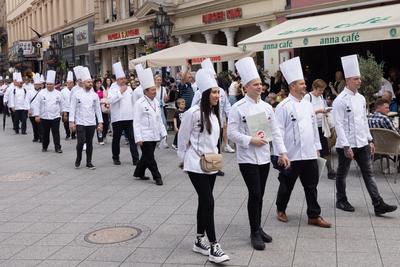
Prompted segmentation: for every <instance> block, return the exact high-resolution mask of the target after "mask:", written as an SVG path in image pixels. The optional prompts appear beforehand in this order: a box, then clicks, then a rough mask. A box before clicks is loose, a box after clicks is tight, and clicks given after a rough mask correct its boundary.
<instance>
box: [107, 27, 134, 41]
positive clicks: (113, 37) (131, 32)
mask: <svg viewBox="0 0 400 267" xmlns="http://www.w3.org/2000/svg"><path fill="white" fill-rule="evenodd" d="M138 35H139V29H137V28H135V29H131V30H127V31H122V32H114V33H110V34H109V35H108V36H107V37H108V41H112V40H118V39H125V38H129V37H135V36H138Z"/></svg>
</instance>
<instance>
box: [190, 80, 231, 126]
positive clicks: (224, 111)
mask: <svg viewBox="0 0 400 267" xmlns="http://www.w3.org/2000/svg"><path fill="white" fill-rule="evenodd" d="M201 95H202V93H201V91H200V90H197V91H196V93H195V94H194V96H193V99H192V107H193V106H195V105H198V104H200V100H201ZM230 111H231V103H230V102H229V99H228V97H227V96H226V93H225V90H224V89H222V88H219V119H220V121H221V122H223V123H225V118H227V117H228V116H229V112H230Z"/></svg>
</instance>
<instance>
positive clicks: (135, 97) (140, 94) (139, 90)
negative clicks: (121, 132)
mask: <svg viewBox="0 0 400 267" xmlns="http://www.w3.org/2000/svg"><path fill="white" fill-rule="evenodd" d="M143 96H144V93H143V88H142V87H141V86H138V87H136V88H135V90H133V95H132V97H133V107H135V103H136V101H138V100H139V98H141V97H143Z"/></svg>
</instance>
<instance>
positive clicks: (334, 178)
mask: <svg viewBox="0 0 400 267" xmlns="http://www.w3.org/2000/svg"><path fill="white" fill-rule="evenodd" d="M328 179H329V180H336V172H335V171H331V172H328Z"/></svg>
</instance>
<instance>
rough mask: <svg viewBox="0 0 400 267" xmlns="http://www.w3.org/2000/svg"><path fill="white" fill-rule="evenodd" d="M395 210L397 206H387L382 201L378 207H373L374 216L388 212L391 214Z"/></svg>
mask: <svg viewBox="0 0 400 267" xmlns="http://www.w3.org/2000/svg"><path fill="white" fill-rule="evenodd" d="M395 210H397V206H395V205H388V204H386V203H385V202H384V201H383V200H382V201H381V203H380V204H379V205H378V206H375V207H374V211H375V215H376V216H379V215H382V214H385V213H388V212H393V211H395Z"/></svg>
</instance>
